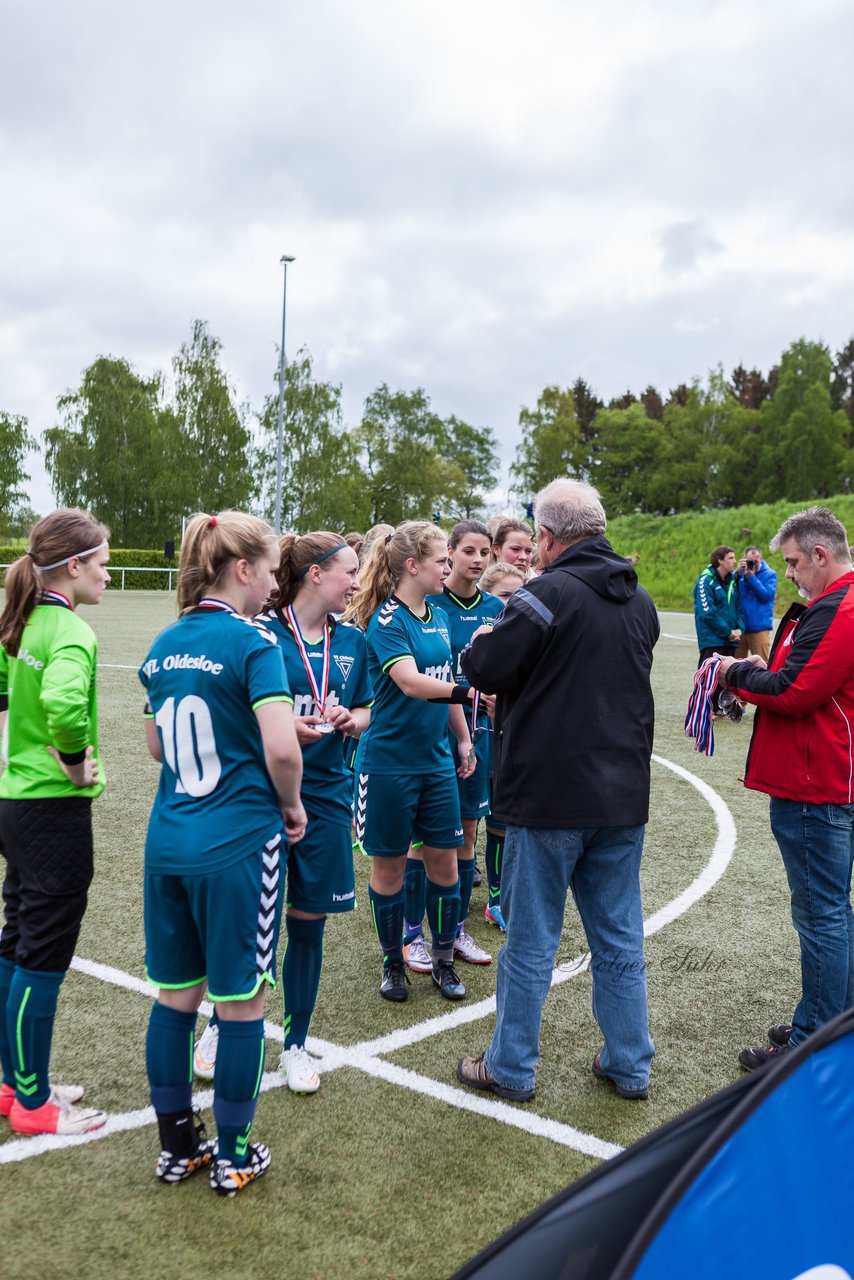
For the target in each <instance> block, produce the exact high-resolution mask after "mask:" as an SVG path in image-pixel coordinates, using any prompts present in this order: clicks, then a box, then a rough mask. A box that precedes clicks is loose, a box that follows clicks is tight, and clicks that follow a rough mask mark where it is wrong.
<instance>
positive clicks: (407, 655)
mask: <svg viewBox="0 0 854 1280" xmlns="http://www.w3.org/2000/svg"><path fill="white" fill-rule="evenodd" d="M411 657H412V654H411V653H399V654H398V655H397V657H396V658H389V660H388V662H384V663H383V675H386V674H387V673H388V671H389V668H391V667H393V666H394V664H395V663H396V662H403V661H404V660H405V659H406V658H411ZM413 661H414V659H413Z"/></svg>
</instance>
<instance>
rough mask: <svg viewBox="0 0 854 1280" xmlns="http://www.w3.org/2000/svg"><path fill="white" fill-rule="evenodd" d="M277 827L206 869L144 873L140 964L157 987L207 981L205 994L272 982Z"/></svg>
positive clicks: (238, 996)
mask: <svg viewBox="0 0 854 1280" xmlns="http://www.w3.org/2000/svg"><path fill="white" fill-rule="evenodd" d="M283 847H285V846H284V841H283V838H282V835H281V834H279V835H277V836H274V837H273V839H272V840H268V841H267V843H266V845H265V846H264V848H263V849H261V850H260V851H259V852H257V853H252V854H249V856H248V857H246V858H243V859H242V860H241V861H240V862H235V863H233V864H232V865H231V866H230V867H225V868H223V870H221V871H214V872H211V873H210V874H209V875H204V874H202V875H195V876H178V875H168V874H166V873H163V872H157V871H150V872H147V873H146V876H145V972H146V976H147V978H148V980H149V982H153V983H154V985H155V986H157V987H162V988H163V989H164V990H167V991H169V990H172V991H174V990H177V989H179V988H182V987H193V986H195V985H196V983H198V982H205V981H206V982H207V987H208V996H209V998H210V999H211V1000H251V999H252V997H253V996H254V995H256V994H257V992H258V991H259V990H260V989H261V986H262V984H263V983H265V982H269V984H270V986H271V987H275V985H276V944H277V942H278V938H279V924H280V922H281V915H282V893H281V886H282V881H283V877H282V876H281V868H280V865H279V864H280V859H281V852H282V849H283Z"/></svg>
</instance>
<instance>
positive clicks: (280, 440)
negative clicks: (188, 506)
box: [274, 253, 295, 537]
mask: <svg viewBox="0 0 854 1280" xmlns="http://www.w3.org/2000/svg"><path fill="white" fill-rule="evenodd" d="M279 261H280V262H281V263H283V264H284V268H285V279H284V283H283V285H282V346H281V349H280V351H279V432H278V436H277V437H276V517H275V522H274V527H275V530H276V536H277V537H278V536H279V534H281V532H282V453H283V449H284V424H285V313H286V310H287V305H288V263H289V262H294V261H295V259H294V258H289V257H288V255H287V254H286V253H284V254H282V256H281V258H280V259H279Z"/></svg>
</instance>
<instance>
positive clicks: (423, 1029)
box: [353, 755, 736, 1054]
mask: <svg viewBox="0 0 854 1280" xmlns="http://www.w3.org/2000/svg"><path fill="white" fill-rule="evenodd" d="M652 758H653V760H654V761H655V763H656V764H660V765H662V766H663V767H664V768H665V769H670V770H671V771H672V772H673V773H675V774H676V775H677V777H680V778H682V779H684V781H685V782H687V783H689V784H690V785H691V786H692V787H694V788H695V789H696V790H697V791H699V793H700V795H701V796H702V797H703V799H704V800H705V801H706V803H707V804H708V805H709V807H710V809H711V810H712V813H713V815H714V819H715V825H716V827H717V838H716V839H715V844H714V847H713V849H712V853H711V857H710V858H709V861H708V862H707V863H706V865H705V866H704V867H703V869H702V871H701V872H700V874H699V875H698V876H697V877H696V878H695V879H694V880H692V881H691V883H690V884H689V885H688V887H687V889H684V890H683V891H682V893H680V894H679V895H678V896H677V897H675V898H674V899H673V901H672V902H668V903H667V904H666V905H665V906H663V907H661V908H660V910H658V911H656V912H654V913H653V914H652V915H651V916H650V917H649V918H648V919H647V920H645V921H644V926H643V931H644V936H645V937H650V936H651V935H652V934H654V933H658V931H659V929H663V928H664V926H665V925H668V924H672V922H673V921H674V920H677V919H678V918H679V916H682V915H684V914H685V912H686V911H689V910H690V908H691V907H693V906H694V904H695V903H696V902H699V900H700V899H701V898H702V897H704V896H705V895H706V894H707V893H708V892H709V890H710V889H711V888H713V886H714V885H715V884H717V882H718V880H720V878H721V876H722V875H723V874H724V872H725V871H726V869H727V867H728V866H729V863H730V861H731V859H732V855H733V853H734V851H735V843H736V829H735V821H734V819H733V816H732V813H731V812H730V809H729V806H728V805H727V803H726V801H725V800H723V799H722V798H721V797H720V796H719V795H718V793H717V792H716V791H714V790H713V789H712V788H711V787H710V786H709V785H708V783H706V782H703V780H702V778H698V777H697V775H696V774H694V773H691V772H690V771H689V770H688V769H684V768H683V767H682V765H680V764H675V763H674V762H673V761H672V760H665V759H664V757H663V756H657V755H654V756H653V757H652ZM589 967H590V952H589V951H586V952H583V953H582V954H581V955H580V956H576V957H575V958H574V959H573V960H568V961H565V962H563V963H561V964H560V965H558V967H557V968H556V969H555V970H554V972H553V973H552V980H551V985H552V986H553V987H556V986H560V984H561V983H563V982H568V981H569V979H570V978H575V977H577V976H578V975H579V974H581V973H585V972H586V971H587V969H588V968H589ZM494 1012H495V996H488V997H487V998H486V999H485V1000H479V1001H478V1003H477V1004H472V1005H462V1006H460V1008H458V1009H454V1010H452V1011H451V1012H449V1013H445V1014H441V1015H440V1016H439V1017H437V1018H428V1019H427V1020H426V1021H424V1022H418V1023H416V1024H415V1025H414V1026H412V1027H401V1028H400V1030H399V1031H390V1032H389V1033H388V1034H387V1035H384V1036H377V1037H376V1038H375V1039H373V1040H364V1041H362V1042H361V1043H360V1044H357V1045H354V1046H353V1049H354V1051H358V1052H361V1053H366V1054H378V1053H394V1052H396V1051H397V1050H398V1049H405V1048H408V1047H409V1045H413V1044H418V1043H419V1042H420V1041H421V1040H427V1039H428V1038H429V1037H430V1036H435V1035H441V1034H442V1033H443V1032H445V1031H452V1030H454V1028H456V1027H462V1026H466V1025H467V1024H468V1023H470V1022H478V1021H479V1020H480V1019H481V1018H487V1017H489V1015H490V1014H492V1013H494Z"/></svg>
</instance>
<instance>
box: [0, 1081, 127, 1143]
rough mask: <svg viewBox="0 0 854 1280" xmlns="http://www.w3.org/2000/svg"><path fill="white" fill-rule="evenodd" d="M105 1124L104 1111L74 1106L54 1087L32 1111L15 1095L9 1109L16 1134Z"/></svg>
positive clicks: (77, 1130)
mask: <svg viewBox="0 0 854 1280" xmlns="http://www.w3.org/2000/svg"><path fill="white" fill-rule="evenodd" d="M106 1123H107V1117H106V1114H105V1113H104V1112H103V1111H97V1110H96V1109H95V1108H94V1107H77V1106H75V1105H74V1103H73V1102H68V1101H66V1100H65V1099H63V1098H62V1097H61V1096H60V1094H59V1093H58V1091H57V1089H56V1088H55V1087H54V1088H52V1089H51V1091H50V1097H49V1098H48V1100H47V1102H43V1103H42V1105H41V1106H40V1107H36V1108H35V1110H34V1111H28V1110H27V1108H26V1107H22V1106H21V1104H20V1102H19V1101H18V1099H17V1098H15V1100H14V1101H13V1103H12V1106H11V1109H10V1111H9V1124H10V1125H11V1126H12V1129H13V1131H14V1132H15V1133H60V1134H72V1133H88V1132H89V1130H90V1129H100V1128H101V1127H102V1126H103V1125H105V1124H106Z"/></svg>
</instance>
